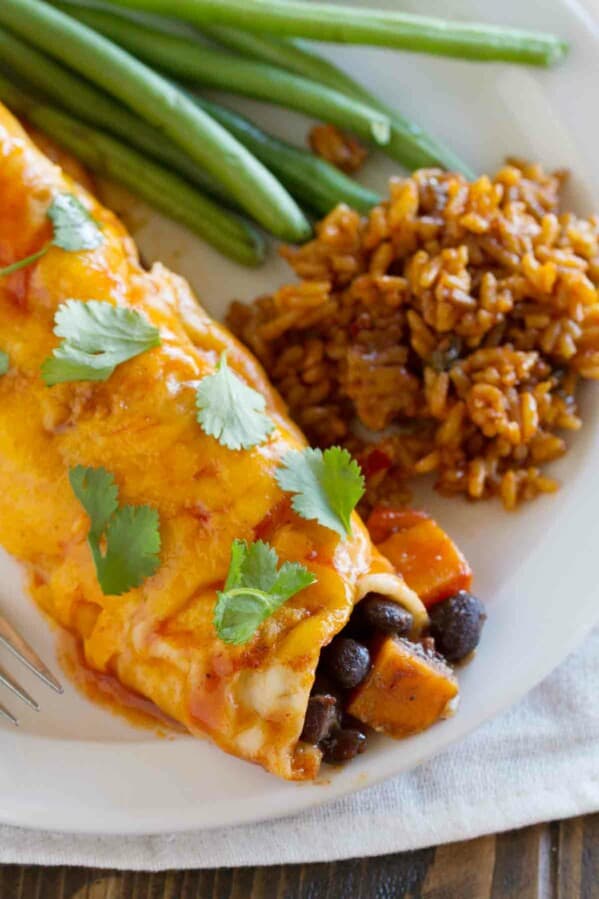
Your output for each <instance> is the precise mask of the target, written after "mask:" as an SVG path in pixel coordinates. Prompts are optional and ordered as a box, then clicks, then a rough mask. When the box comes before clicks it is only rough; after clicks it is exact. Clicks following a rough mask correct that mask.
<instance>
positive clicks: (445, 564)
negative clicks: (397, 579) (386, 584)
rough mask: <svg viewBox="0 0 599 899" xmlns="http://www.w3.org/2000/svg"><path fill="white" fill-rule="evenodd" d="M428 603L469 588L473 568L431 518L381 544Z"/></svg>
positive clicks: (388, 556)
mask: <svg viewBox="0 0 599 899" xmlns="http://www.w3.org/2000/svg"><path fill="white" fill-rule="evenodd" d="M378 549H379V550H380V551H381V552H382V554H383V555H384V556H387V558H388V559H389V561H390V562H391V563H392V565H393V566H394V567H395V568H396V569H397V571H399V573H400V574H401V575H403V577H404V580H405V581H406V583H407V585H408V587H411V588H412V590H414V591H415V592H416V593H417V594H418V596H419V597H420V599H421V600H422V602H423V603H424V605H425V606H432V605H433V604H434V603H436V602H440V601H441V600H443V599H447V597H448V596H452V595H453V594H454V593H457V592H458V591H459V590H468V589H469V587H470V584H471V583H472V571H471V569H470V566H469V565H468V562H467V561H466V559H465V558H464V556H463V555H462V554H461V552H460V551H459V549H458V548H457V546H456V545H455V543H454V542H453V540H451V539H450V538H449V537H448V536H447V534H446V533H445V531H444V530H443V529H442V528H440V527H439V525H438V524H437V523H436V522H435V521H433V520H432V518H429V519H426V520H424V521H417V522H416V523H414V524H412V525H411V527H408V528H406V529H405V530H399V531H397V532H396V533H394V534H391V536H390V537H388V538H387V540H385V541H383V543H379V544H378Z"/></svg>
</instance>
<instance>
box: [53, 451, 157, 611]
mask: <svg viewBox="0 0 599 899" xmlns="http://www.w3.org/2000/svg"><path fill="white" fill-rule="evenodd" d="M69 481H70V483H71V487H72V488H73V492H74V494H75V496H76V497H77V499H78V500H79V502H80V503H81V505H82V506H83V508H84V509H85V511H86V512H87V514H88V515H89V518H90V529H89V533H88V535H87V542H88V544H89V547H90V549H91V552H92V556H93V559H94V565H95V567H96V574H97V576H98V582H99V584H100V587H101V588H102V592H103V593H104V594H106V595H107V596H112V595H115V596H117V595H120V594H122V593H127V591H128V590H132V589H133V588H134V587H139V585H140V584H141V583H143V581H144V580H145V579H146V578H148V577H150V576H151V575H153V574H154V572H155V571H156V570H157V569H158V566H159V565H160V559H159V557H158V553H159V552H160V521H159V517H158V512H157V511H156V509H153V508H152V507H151V506H119V499H118V497H119V491H118V487H117V485H116V484H115V481H114V477H113V475H112V474H111V473H110V472H109V471H106V469H105V468H84V467H83V466H82V465H77V466H76V467H75V468H71V470H70V472H69Z"/></svg>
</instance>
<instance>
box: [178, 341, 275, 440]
mask: <svg viewBox="0 0 599 899" xmlns="http://www.w3.org/2000/svg"><path fill="white" fill-rule="evenodd" d="M196 405H197V408H198V422H199V423H200V424H201V426H202V428H203V429H204V431H205V433H206V434H208V435H209V436H210V437H216V439H217V440H218V442H219V443H222V445H223V446H226V447H227V448H228V449H232V450H239V449H249V448H250V447H252V446H257V444H259V443H263V442H264V441H265V440H266V438H267V437H268V435H269V434H270V432H271V431H272V430H273V428H274V424H273V422H272V421H271V420H270V418H268V416H266V415H264V409H265V408H266V400H265V399H264V397H263V396H262V394H261V393H258V391H257V390H254V389H253V388H252V387H248V385H247V384H245V383H244V382H243V381H242V380H241V378H240V377H239V376H238V375H236V374H235V372H233V371H231V369H230V368H229V366H228V364H227V357H226V354H225V353H223V354H222V356H221V357H220V360H219V363H218V365H217V367H216V371H215V373H214V374H213V375H208V376H207V377H206V378H203V379H202V381H201V383H200V385H199V387H198V389H197V392H196Z"/></svg>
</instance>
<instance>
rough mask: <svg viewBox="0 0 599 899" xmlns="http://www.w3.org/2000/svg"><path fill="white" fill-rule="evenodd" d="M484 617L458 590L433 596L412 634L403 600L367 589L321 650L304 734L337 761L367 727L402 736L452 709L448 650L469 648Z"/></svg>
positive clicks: (361, 740)
mask: <svg viewBox="0 0 599 899" xmlns="http://www.w3.org/2000/svg"><path fill="white" fill-rule="evenodd" d="M484 620H485V614H484V610H483V607H482V605H481V603H480V601H479V600H478V599H477V598H476V597H474V596H472V594H469V593H467V592H466V591H461V592H460V593H458V594H455V595H453V596H451V597H448V598H447V599H446V600H444V601H443V602H441V603H439V604H437V606H436V608H435V610H434V611H433V612H432V618H431V621H430V624H429V626H427V627H426V628H425V630H423V631H421V632H420V635H418V636H417V635H416V633H415V627H414V617H413V616H412V614H411V613H410V612H409V611H408V610H407V609H406V608H404V607H403V606H402V605H400V604H399V603H398V602H395V601H394V600H392V599H389V598H388V597H386V596H383V595H381V594H378V593H369V594H368V595H367V596H366V597H365V598H364V599H363V600H362V601H361V602H360V603H358V604H357V605H356V607H355V608H354V610H353V612H352V615H351V617H350V619H349V621H348V623H347V625H346V626H345V627H344V628H343V630H342V631H341V632H340V633H339V634H338V635H337V636H336V637H334V638H333V640H332V641H331V643H330V644H329V645H328V646H327V647H325V648H324V649H323V651H322V653H321V656H320V661H319V664H318V668H317V670H316V676H315V679H314V684H313V687H312V691H311V695H310V699H309V701H308V706H307V709H306V717H305V720H304V727H303V731H302V734H301V740H303V741H305V742H306V743H310V744H312V745H315V746H317V747H318V749H319V750H320V751H321V752H322V757H323V761H324V762H326V763H328V764H340V763H343V762H347V761H349V760H350V759H352V758H354V757H355V756H356V755H359V754H360V753H362V752H364V750H365V749H366V747H367V742H368V732H369V730H370V729H371V728H373V729H376V730H381V731H386V732H389V733H391V734H392V735H394V736H401V737H403V736H408V735H409V734H411V733H416V732H418V731H419V730H423V729H424V728H425V727H428V726H429V725H430V724H432V723H433V722H434V721H435V720H436V719H437V718H440V717H444V716H446V715H448V714H450V713H451V710H452V704H453V703H454V701H455V698H456V696H457V682H456V679H455V676H454V674H453V672H452V669H451V667H450V665H449V664H448V659H447V656H450V657H451V658H452V661H453V662H458V661H461V660H462V659H463V658H465V657H466V656H467V655H469V654H471V653H472V652H473V650H474V649H475V648H476V646H477V644H478V641H479V638H480V633H481V629H482V625H483V623H484ZM433 634H434V636H433ZM437 642H438V643H439V645H440V646H441V647H443V649H444V651H445V652H446V653H447V656H444V655H443V654H441V652H439V651H437V648H436V644H437Z"/></svg>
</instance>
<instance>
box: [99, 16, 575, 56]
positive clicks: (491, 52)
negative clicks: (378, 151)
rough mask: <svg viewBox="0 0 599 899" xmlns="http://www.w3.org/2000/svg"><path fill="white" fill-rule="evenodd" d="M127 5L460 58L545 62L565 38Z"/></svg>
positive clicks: (427, 21) (421, 19)
mask: <svg viewBox="0 0 599 899" xmlns="http://www.w3.org/2000/svg"><path fill="white" fill-rule="evenodd" d="M109 2H110V3H113V4H115V5H117V6H121V7H123V8H126V9H132V10H142V11H145V12H151V13H158V14H159V15H164V16H171V17H172V18H177V19H184V20H185V21H188V22H192V23H193V24H195V25H229V26H231V27H233V28H241V29H242V30H243V31H251V32H257V33H258V34H260V33H267V34H276V35H280V36H285V35H287V36H289V37H307V38H312V39H313V40H316V41H331V42H332V43H337V44H373V45H376V46H383V47H396V48H399V49H402V50H411V51H413V52H416V53H436V54H439V55H444V56H457V57H463V58H464V59H478V60H486V61H490V60H505V61H507V62H518V63H528V64H531V65H540V66H547V65H552V64H553V63H555V62H558V61H559V60H560V59H562V58H563V56H564V55H565V53H566V51H567V44H566V42H565V41H562V40H560V39H559V38H558V37H556V36H555V35H552V34H544V33H540V32H534V31H523V30H519V29H515V28H504V27H502V26H499V25H484V24H482V23H476V22H451V21H448V20H446V19H439V18H433V17H429V16H417V15H412V14H410V13H402V12H395V11H390V10H373V9H360V8H358V7H355V6H339V5H336V4H332V3H318V2H312V3H306V2H305V0H287V2H285V3H281V2H280V0H109Z"/></svg>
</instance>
